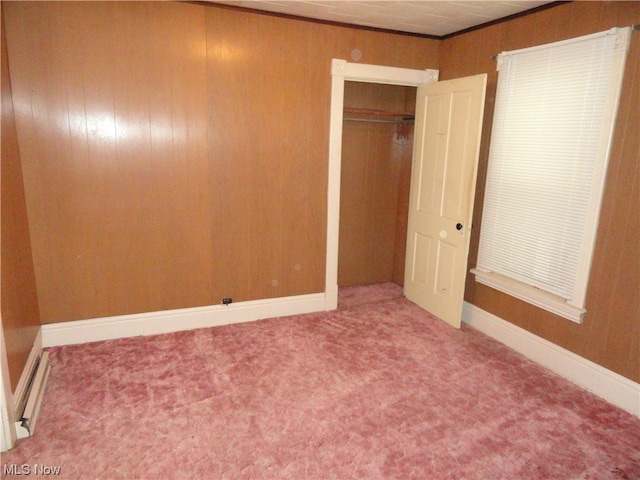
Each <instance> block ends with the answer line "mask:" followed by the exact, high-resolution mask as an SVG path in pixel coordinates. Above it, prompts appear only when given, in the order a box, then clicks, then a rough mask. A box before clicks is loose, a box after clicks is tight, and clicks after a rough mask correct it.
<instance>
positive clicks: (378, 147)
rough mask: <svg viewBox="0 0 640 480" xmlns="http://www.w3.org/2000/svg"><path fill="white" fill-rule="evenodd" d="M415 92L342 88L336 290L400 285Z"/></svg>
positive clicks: (399, 88) (393, 88) (394, 88)
mask: <svg viewBox="0 0 640 480" xmlns="http://www.w3.org/2000/svg"><path fill="white" fill-rule="evenodd" d="M415 97H416V89H415V88H413V87H403V86H398V85H381V84H372V83H360V82H345V95H344V106H345V115H344V119H345V120H344V123H343V131H342V172H341V189H340V237H339V241H340V245H339V253H338V286H339V287H348V286H353V285H364V284H370V283H382V282H390V281H392V282H394V283H396V284H398V285H401V286H402V285H403V284H404V262H405V249H406V235H407V215H408V206H409V185H410V180H411V154H412V150H413V122H412V121H407V120H403V119H405V118H407V117H409V115H408V116H402V115H400V116H387V115H373V114H369V115H360V114H353V113H349V112H351V111H352V110H353V109H366V110H370V111H373V110H379V111H384V112H397V113H410V114H411V115H410V116H411V118H412V115H413V113H414V112H415Z"/></svg>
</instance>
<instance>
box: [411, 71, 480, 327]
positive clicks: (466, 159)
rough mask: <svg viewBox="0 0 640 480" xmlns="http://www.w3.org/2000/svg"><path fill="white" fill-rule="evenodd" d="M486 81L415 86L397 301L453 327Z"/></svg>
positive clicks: (468, 79)
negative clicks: (401, 295)
mask: <svg viewBox="0 0 640 480" xmlns="http://www.w3.org/2000/svg"><path fill="white" fill-rule="evenodd" d="M486 81H487V76H486V75H485V74H482V75H476V76H473V77H466V78H459V79H455V80H448V81H445V82H437V83H430V84H425V85H421V86H420V87H419V88H418V94H417V106H416V125H415V137H414V149H413V166H412V174H411V194H410V206H409V222H408V223H409V226H408V234H407V269H406V274H405V295H406V296H407V298H408V299H409V300H411V301H413V302H415V303H416V304H418V305H419V306H421V307H422V308H424V309H425V310H428V311H430V312H431V313H433V314H434V315H436V316H438V317H439V318H441V319H442V320H444V321H446V322H447V323H449V324H450V325H452V326H454V327H456V328H459V327H460V321H461V315H462V301H463V295H464V283H465V277H466V269H467V255H468V252H469V240H470V233H471V215H472V213H473V199H474V194H475V183H476V173H477V168H478V154H479V147H480V134H481V129H482V115H483V112H484V97H485V88H486Z"/></svg>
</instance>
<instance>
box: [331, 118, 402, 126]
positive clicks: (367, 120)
mask: <svg viewBox="0 0 640 480" xmlns="http://www.w3.org/2000/svg"><path fill="white" fill-rule="evenodd" d="M343 120H344V121H345V122H367V123H395V124H396V125H399V124H403V123H413V118H403V119H401V120H381V119H377V118H349V117H343Z"/></svg>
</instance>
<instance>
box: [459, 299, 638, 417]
mask: <svg viewBox="0 0 640 480" xmlns="http://www.w3.org/2000/svg"><path fill="white" fill-rule="evenodd" d="M462 321H463V322H464V323H466V324H467V325H469V326H470V327H473V328H475V329H476V330H479V331H481V332H482V333H484V334H486V335H488V336H490V337H492V338H494V339H496V340H498V341H499V342H501V343H503V344H505V345H506V346H508V347H510V348H512V349H514V350H515V351H517V352H519V353H521V354H522V355H524V356H525V357H527V358H529V359H531V360H533V361H535V362H537V363H539V364H541V365H543V366H545V367H547V368H548V369H550V370H552V371H554V372H555V373H557V374H558V375H560V376H562V377H565V378H566V379H568V380H570V381H572V382H573V383H576V384H577V385H579V386H581V387H583V388H584V389H586V390H589V391H590V392H592V393H594V394H596V395H598V396H599V397H602V398H604V399H605V400H607V401H608V402H610V403H612V404H614V405H616V406H618V407H620V408H622V409H624V410H626V411H628V412H630V413H632V414H633V415H636V416H638V417H640V384H637V383H635V382H633V381H631V380H629V379H628V378H625V377H623V376H622V375H619V374H617V373H615V372H612V371H611V370H608V369H606V368H604V367H602V366H600V365H598V364H597V363H594V362H592V361H590V360H587V359H585V358H583V357H581V356H579V355H576V354H575V353H573V352H570V351H569V350H566V349H564V348H562V347H559V346H558V345H556V344H554V343H551V342H549V341H547V340H545V339H543V338H540V337H538V336H537V335H534V334H533V333H531V332H528V331H527V330H524V329H522V328H520V327H518V326H516V325H513V324H512V323H509V322H507V321H506V320H503V319H501V318H499V317H497V316H495V315H493V314H491V313H489V312H486V311H485V310H482V309H480V308H478V307H476V306H475V305H472V304H470V303H467V302H465V303H464V306H463V310H462Z"/></svg>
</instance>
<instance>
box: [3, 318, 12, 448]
mask: <svg viewBox="0 0 640 480" xmlns="http://www.w3.org/2000/svg"><path fill="white" fill-rule="evenodd" d="M0 364H1V370H0V372H1V373H2V381H1V382H0V388H2V391H1V392H0V421H2V424H1V425H0V426H1V427H2V429H1V431H0V452H6V451H8V450H10V449H12V448H13V446H14V445H15V443H16V428H15V424H14V417H15V411H16V409H15V407H14V405H13V396H12V395H11V380H10V379H9V361H8V358H7V347H6V345H5V342H4V326H0Z"/></svg>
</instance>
